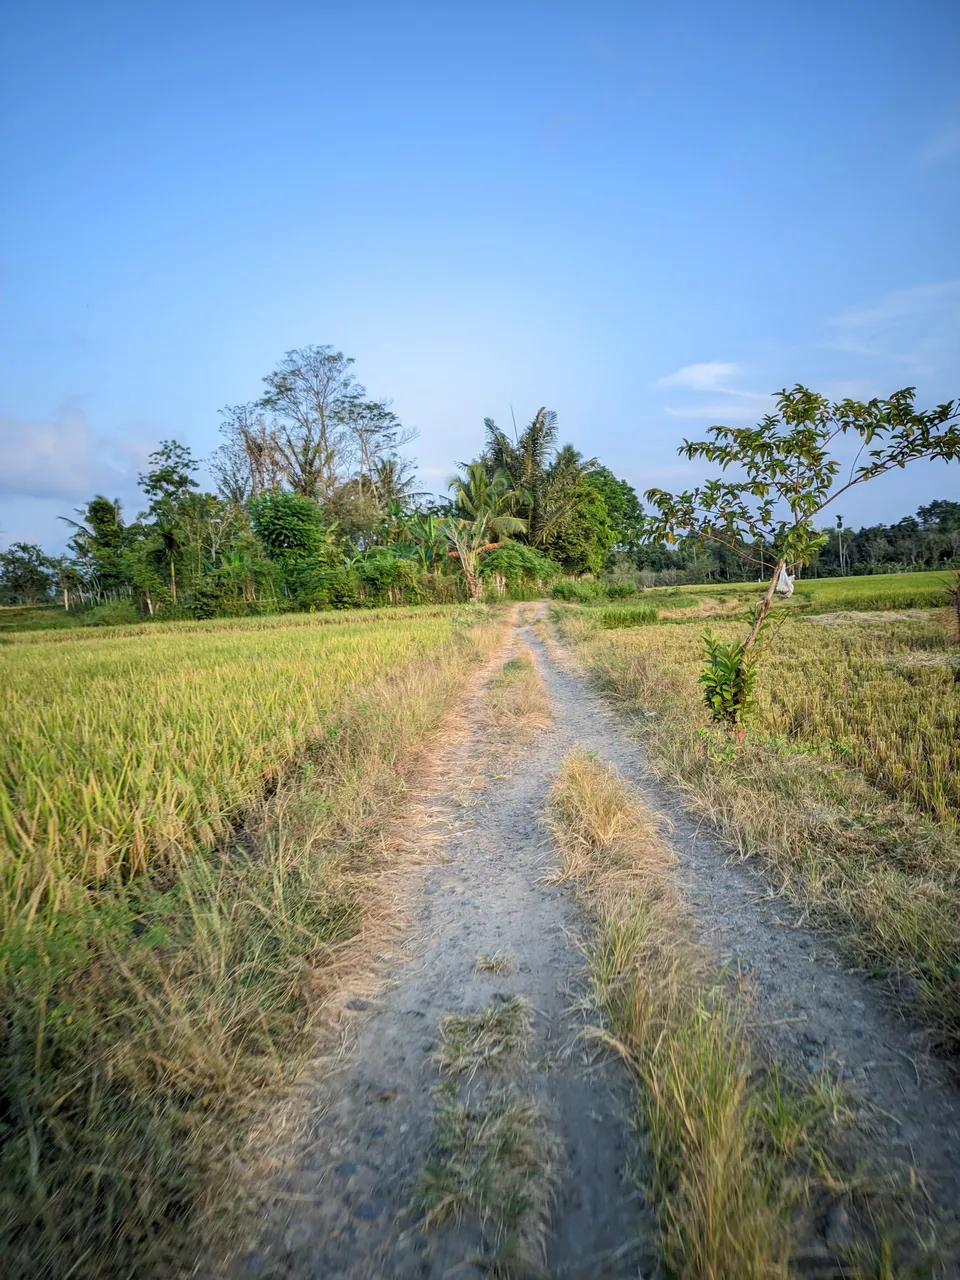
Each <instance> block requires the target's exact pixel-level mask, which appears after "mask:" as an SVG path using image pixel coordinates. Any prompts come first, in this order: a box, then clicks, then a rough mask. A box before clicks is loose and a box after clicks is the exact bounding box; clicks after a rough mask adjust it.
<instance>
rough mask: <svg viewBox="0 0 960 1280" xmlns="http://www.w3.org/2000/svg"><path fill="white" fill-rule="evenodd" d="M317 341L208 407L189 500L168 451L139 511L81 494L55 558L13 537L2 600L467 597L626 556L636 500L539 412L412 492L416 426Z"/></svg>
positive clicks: (221, 605) (189, 463)
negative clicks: (208, 446)
mask: <svg viewBox="0 0 960 1280" xmlns="http://www.w3.org/2000/svg"><path fill="white" fill-rule="evenodd" d="M353 363H354V362H353V360H352V359H350V358H348V357H346V356H344V355H343V354H342V353H341V352H339V351H336V350H334V349H333V348H332V347H330V346H310V347H305V348H302V349H300V350H297V351H290V352H287V354H286V355H285V356H284V358H283V360H282V361H280V363H279V364H278V366H277V367H276V368H275V369H274V370H273V371H272V372H271V373H269V374H268V375H267V376H266V377H265V378H264V379H263V384H264V393H263V395H262V396H261V397H260V398H259V399H257V400H255V401H252V402H250V403H247V404H239V405H232V406H228V407H227V408H226V409H224V410H223V411H222V413H221V425H220V433H221V436H222V443H221V444H220V446H219V448H218V449H217V450H216V452H215V453H214V455H213V457H212V458H211V459H210V460H209V467H210V470H211V472H212V474H213V476H214V478H215V481H216V492H207V491H204V490H202V489H201V488H200V486H199V484H198V482H197V479H196V474H197V472H198V471H199V463H198V461H197V459H196V458H195V457H194V455H193V453H192V451H191V449H190V448H189V446H187V445H185V444H183V443H181V442H179V441H177V440H166V441H163V442H161V443H160V445H159V446H158V448H157V449H156V450H155V451H154V452H153V453H152V454H151V455H150V458H149V465H148V468H147V470H146V471H145V472H143V473H142V474H141V475H140V476H139V478H138V482H139V486H140V488H141V490H142V492H143V495H144V499H145V506H144V510H142V511H141V512H140V513H139V514H138V515H137V516H136V518H135V519H133V520H128V519H127V518H126V514H125V512H124V511H123V509H122V507H121V504H120V503H119V501H117V500H114V499H110V498H108V497H106V496H104V495H102V494H97V495H95V496H94V497H92V498H91V499H90V500H89V502H87V503H86V504H85V505H84V506H83V507H82V508H80V509H78V510H77V511H75V512H74V513H73V515H72V516H70V517H62V518H63V519H65V520H66V522H67V523H68V525H69V526H70V528H71V531H72V532H71V536H70V541H69V550H68V553H67V554H66V555H63V556H57V557H52V556H48V555H46V554H45V552H44V551H43V550H42V548H40V547H38V546H35V545H32V544H26V543H14V544H13V545H12V546H11V547H10V548H8V550H7V551H6V552H4V553H2V554H0V600H2V601H3V602H5V603H14V602H17V603H27V604H31V603H37V602H40V601H45V600H48V599H50V598H51V597H53V596H54V595H56V596H58V597H59V598H60V599H61V600H62V602H63V604H64V606H65V607H66V608H68V609H69V608H70V607H72V606H73V607H75V606H76V605H78V604H79V605H81V606H85V607H87V608H93V609H94V610H95V612H96V615H97V620H98V621H99V620H103V621H110V620H114V621H127V620H133V618H134V617H139V616H145V617H167V618H170V617H197V618H203V617H212V616H217V615H227V616H231V615H241V614H244V613H257V612H270V611H273V610H276V609H311V608H324V607H330V606H332V607H349V606H355V605H362V604H387V603H396V604H400V603H415V602H418V601H423V600H456V599H458V598H462V597H467V598H470V599H479V598H481V597H482V596H483V595H484V594H486V593H488V592H491V591H492V592H495V593H497V594H501V595H502V594H507V593H512V594H518V593H519V594H522V593H523V592H524V591H539V590H542V589H543V586H544V585H545V583H547V582H548V581H549V580H551V579H552V578H555V577H557V576H559V575H561V574H564V573H567V574H583V573H588V572H590V573H598V572H600V571H601V570H602V569H603V567H604V564H605V563H606V562H607V561H608V559H609V557H610V555H611V553H612V552H614V551H615V550H616V549H621V550H626V549H628V548H633V547H635V546H636V545H637V539H638V536H639V522H640V519H641V516H642V513H641V509H640V504H639V502H638V500H637V497H636V494H635V493H634V491H633V490H632V488H631V487H630V486H629V485H628V484H626V482H624V481H621V480H618V479H617V478H616V477H615V476H614V475H613V474H612V473H611V472H610V471H609V470H608V469H607V468H605V467H603V466H601V465H600V464H599V463H598V462H597V461H596V459H592V458H590V459H587V458H584V457H583V456H582V455H581V454H580V453H578V452H577V450H576V449H574V448H573V446H572V445H569V444H561V443H560V441H559V438H558V426H557V419H556V415H555V414H554V413H553V412H551V411H550V410H548V409H546V408H543V409H540V410H539V411H538V412H537V414H536V415H535V416H534V418H533V420H532V421H531V422H530V424H529V425H528V426H527V427H526V428H525V429H524V430H523V431H521V432H519V433H514V434H513V435H509V434H508V433H506V432H505V431H503V430H501V429H500V428H499V427H498V426H497V424H496V423H495V422H494V421H493V420H492V419H487V420H486V421H485V424H484V426H485V440H484V445H483V448H482V449H481V451H480V453H479V455H478V456H477V458H476V459H474V460H473V461H471V462H468V463H464V464H460V465H459V467H458V469H457V474H456V475H455V477H454V478H453V479H452V481H451V482H450V486H449V491H450V496H449V497H448V498H443V499H439V500H438V499H436V498H434V497H432V496H431V495H429V494H426V493H423V492H420V491H417V490H416V488H415V480H414V474H415V471H414V464H413V463H412V461H411V460H410V459H409V458H408V457H406V456H405V455H404V453H403V452H402V450H403V449H404V447H405V446H406V445H408V444H409V443H410V442H411V441H412V440H413V439H414V438H415V434H416V433H415V432H414V431H412V430H411V429H409V428H407V427H405V426H404V424H403V423H402V422H401V421H400V420H399V418H398V417H397V415H396V414H395V413H394V412H393V410H392V408H391V406H390V402H389V401H386V400H377V399H373V398H371V397H369V396H368V395H367V392H366V389H365V388H364V387H363V385H362V384H361V383H359V382H358V381H357V379H356V377H355V376H354V373H353V368H352V366H353Z"/></svg>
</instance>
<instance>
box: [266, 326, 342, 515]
mask: <svg viewBox="0 0 960 1280" xmlns="http://www.w3.org/2000/svg"><path fill="white" fill-rule="evenodd" d="M352 365H353V360H352V359H350V358H349V357H347V356H345V355H344V354H343V352H342V351H334V349H333V347H331V346H310V347H301V348H300V349H299V350H297V351H288V352H287V354H286V355H285V356H284V358H283V359H282V360H281V361H280V363H279V365H278V366H277V367H276V369H274V370H273V372H272V373H269V374H267V376H266V377H265V378H264V379H263V382H264V385H265V387H266V392H265V393H264V395H263V396H262V397H261V399H260V400H259V401H258V402H257V404H258V408H260V409H265V410H267V411H268V412H270V413H271V414H274V415H275V416H276V422H277V425H276V443H277V451H278V453H279V456H280V458H281V459H282V460H283V464H284V467H285V470H286V476H287V480H288V483H289V484H290V486H291V488H292V489H293V490H294V492H295V493H299V494H302V495H303V496H304V497H307V498H315V499H317V500H319V501H323V500H324V499H326V498H328V497H329V496H330V495H331V494H332V493H333V491H334V489H335V488H336V487H337V484H338V482H339V481H340V480H342V479H343V478H344V473H345V470H346V468H345V465H344V464H345V460H346V458H347V457H348V456H349V452H350V450H351V448H352V447H353V444H354V437H353V435H352V432H351V415H352V414H353V412H354V410H355V407H356V405H357V403H358V401H359V400H360V399H361V398H362V397H363V395H364V394H365V393H364V388H363V387H361V386H360V385H359V383H358V382H357V381H356V379H355V378H354V376H353V374H352V373H351V372H350V369H351V366H352Z"/></svg>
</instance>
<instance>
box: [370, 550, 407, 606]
mask: <svg viewBox="0 0 960 1280" xmlns="http://www.w3.org/2000/svg"><path fill="white" fill-rule="evenodd" d="M354 572H355V573H356V575H357V579H358V581H359V583H360V587H361V590H362V592H363V598H364V600H365V602H366V603H368V604H419V602H420V600H421V596H422V593H421V589H420V574H419V572H418V570H417V566H416V564H415V563H414V562H413V561H412V560H404V559H402V558H401V557H400V556H396V555H394V554H393V553H392V552H390V551H386V550H383V549H378V550H375V551H372V552H370V553H368V554H367V555H365V556H364V557H363V558H362V559H360V560H358V561H357V563H356V565H355V566H354Z"/></svg>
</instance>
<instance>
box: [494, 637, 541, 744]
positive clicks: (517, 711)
mask: <svg viewBox="0 0 960 1280" xmlns="http://www.w3.org/2000/svg"><path fill="white" fill-rule="evenodd" d="M480 723H481V726H482V729H483V732H484V734H485V736H486V738H487V741H488V742H489V743H490V744H491V745H492V746H495V747H496V748H497V749H498V750H500V751H505V752H506V751H513V750H519V749H520V748H521V747H522V746H523V745H524V744H525V743H526V742H527V741H529V739H530V738H531V737H532V736H533V734H535V733H536V732H537V731H538V730H539V729H543V728H545V727H546V726H547V725H548V724H549V723H550V697H549V694H548V693H547V690H546V686H545V685H544V683H543V680H542V679H541V678H540V673H539V671H538V670H537V667H536V664H535V662H534V660H533V655H532V654H531V653H530V650H529V649H523V650H521V652H520V653H519V654H518V655H517V656H516V657H514V658H510V659H509V660H508V661H507V662H505V663H504V664H503V667H502V668H501V670H500V671H499V672H498V674H497V675H496V676H494V678H493V679H492V680H491V681H490V684H489V685H488V686H487V692H486V696H485V698H484V700H483V704H482V706H481V708H480Z"/></svg>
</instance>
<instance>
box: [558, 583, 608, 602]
mask: <svg viewBox="0 0 960 1280" xmlns="http://www.w3.org/2000/svg"><path fill="white" fill-rule="evenodd" d="M550 595H551V597H552V599H554V600H569V601H571V602H573V603H576V604H593V603H594V602H595V601H596V600H598V599H600V597H601V595H602V596H603V597H604V598H605V599H607V598H608V597H607V593H606V590H605V588H604V586H603V583H601V582H594V581H593V580H592V579H584V580H578V579H576V578H561V579H560V581H559V582H558V583H556V584H555V585H554V587H553V589H552V590H551V592H550Z"/></svg>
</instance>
